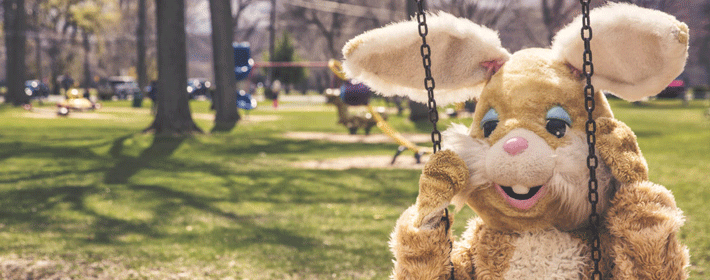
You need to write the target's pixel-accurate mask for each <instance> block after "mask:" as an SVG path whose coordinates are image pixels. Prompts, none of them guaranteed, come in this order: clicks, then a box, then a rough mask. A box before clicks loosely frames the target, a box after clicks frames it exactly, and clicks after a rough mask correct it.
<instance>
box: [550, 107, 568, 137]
mask: <svg viewBox="0 0 710 280" xmlns="http://www.w3.org/2000/svg"><path fill="white" fill-rule="evenodd" d="M546 118H547V125H546V126H545V129H547V132H549V133H550V134H552V135H555V136H556V137H557V138H562V137H563V136H565V132H567V126H571V125H572V118H570V117H569V114H568V113H567V111H566V110H565V109H564V108H562V107H560V106H555V107H552V109H550V110H549V111H547V117H546Z"/></svg>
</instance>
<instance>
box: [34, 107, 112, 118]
mask: <svg viewBox="0 0 710 280" xmlns="http://www.w3.org/2000/svg"><path fill="white" fill-rule="evenodd" d="M21 116H22V117H26V118H33V119H56V118H70V119H88V120H108V119H114V118H115V117H114V116H112V115H105V114H99V113H95V112H92V111H86V112H77V111H72V112H71V113H69V115H67V116H66V117H60V116H59V115H57V109H56V108H52V109H48V108H33V109H32V110H31V111H27V112H24V113H22V115H21Z"/></svg>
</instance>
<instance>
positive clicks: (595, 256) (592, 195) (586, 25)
mask: <svg viewBox="0 0 710 280" xmlns="http://www.w3.org/2000/svg"><path fill="white" fill-rule="evenodd" d="M579 2H580V3H581V4H582V30H581V33H582V34H581V35H582V40H583V41H584V53H583V60H584V64H582V74H583V75H584V77H585V78H586V85H585V86H584V105H585V107H586V109H587V122H586V132H587V144H588V145H589V155H588V156H587V168H588V169H589V186H588V188H589V195H588V199H589V203H590V204H591V206H592V212H591V213H590V214H589V224H590V226H591V228H592V242H591V243H592V244H591V245H592V246H591V247H592V261H594V271H593V272H592V277H591V279H592V280H601V279H602V273H601V271H599V263H600V262H601V259H602V253H601V249H600V248H601V240H600V238H599V218H600V217H599V214H598V213H597V204H598V202H599V193H598V192H597V190H598V184H597V172H596V169H597V163H598V159H597V155H596V153H595V148H594V146H595V144H596V132H597V124H596V122H595V121H594V117H593V116H592V114H593V113H594V107H595V104H594V86H592V75H594V64H592V48H591V41H592V27H591V22H590V19H589V4H590V2H591V0H580V1H579Z"/></svg>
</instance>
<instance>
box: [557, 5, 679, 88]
mask: <svg viewBox="0 0 710 280" xmlns="http://www.w3.org/2000/svg"><path fill="white" fill-rule="evenodd" d="M590 18H591V19H592V20H591V24H592V30H593V39H592V41H591V46H592V54H593V55H594V58H593V60H594V76H593V79H592V81H593V83H594V86H595V87H596V88H597V89H601V90H609V91H611V92H612V93H614V94H615V95H617V96H619V97H621V98H624V99H626V100H629V101H637V100H640V99H642V98H644V97H646V96H651V95H655V94H658V92H659V91H660V89H663V88H664V87H665V86H666V85H668V82H670V81H671V80H673V79H674V78H675V77H677V76H678V75H680V73H682V72H683V68H684V67H685V61H686V58H687V57H688V40H689V38H688V36H689V32H688V26H687V25H685V23H682V22H679V21H677V20H676V19H675V18H674V17H673V16H671V15H669V14H666V13H663V12H660V11H656V10H651V9H642V8H639V7H636V6H633V5H630V4H610V5H608V6H605V7H601V8H598V9H594V10H592V13H591V15H590ZM581 22H582V19H581V16H579V17H577V18H575V19H574V20H573V21H572V23H570V24H569V25H568V26H566V27H565V28H563V29H562V30H560V31H559V32H558V33H557V35H556V36H555V38H554V40H553V43H552V49H553V50H555V52H557V53H559V55H560V57H562V58H564V59H565V60H566V61H568V62H569V63H570V64H571V65H573V66H574V67H575V68H577V69H582V53H583V50H584V44H583V42H582V40H580V28H581ZM629 34H633V35H632V36H629ZM600 38H601V39H600Z"/></svg>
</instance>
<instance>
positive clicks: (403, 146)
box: [328, 59, 433, 164]
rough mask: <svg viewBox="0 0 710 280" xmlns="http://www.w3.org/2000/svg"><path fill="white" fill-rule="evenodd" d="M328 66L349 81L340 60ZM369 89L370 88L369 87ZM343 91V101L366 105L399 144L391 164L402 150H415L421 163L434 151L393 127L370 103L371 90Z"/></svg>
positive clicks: (337, 75)
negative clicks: (361, 94) (358, 94)
mask: <svg viewBox="0 0 710 280" xmlns="http://www.w3.org/2000/svg"><path fill="white" fill-rule="evenodd" d="M328 68H330V70H331V71H332V72H333V74H334V75H335V76H336V77H338V78H339V79H340V80H343V81H346V82H347V81H348V80H349V79H348V78H347V76H345V72H343V67H342V64H341V63H340V61H338V60H335V59H331V60H330V61H328ZM358 86H363V87H364V85H358ZM368 90H369V89H368ZM342 91H343V93H341V98H343V101H345V103H348V104H351V105H365V106H367V110H368V111H369V112H370V114H371V115H372V117H373V118H374V119H375V121H376V122H377V127H378V128H379V129H380V130H382V132H384V133H385V134H386V135H387V136H389V137H390V138H392V140H394V141H395V142H396V143H397V144H399V147H398V148H397V152H396V153H395V155H394V157H393V158H392V162H391V164H394V163H395V161H396V160H397V157H398V156H399V155H400V154H402V152H404V151H406V150H411V151H412V152H414V158H415V159H416V161H417V163H421V157H422V156H423V155H425V154H431V153H432V152H433V149H432V147H422V146H419V145H417V144H414V143H412V141H409V140H407V138H405V137H404V136H402V134H400V133H399V132H398V131H396V130H395V129H394V128H392V127H391V126H390V125H389V124H388V123H387V121H386V120H385V119H384V118H383V117H382V115H381V114H380V113H379V112H377V110H375V109H374V108H373V107H372V105H370V104H369V102H368V100H369V92H368V94H367V95H366V97H359V98H357V97H349V96H345V93H346V91H345V90H342Z"/></svg>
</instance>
